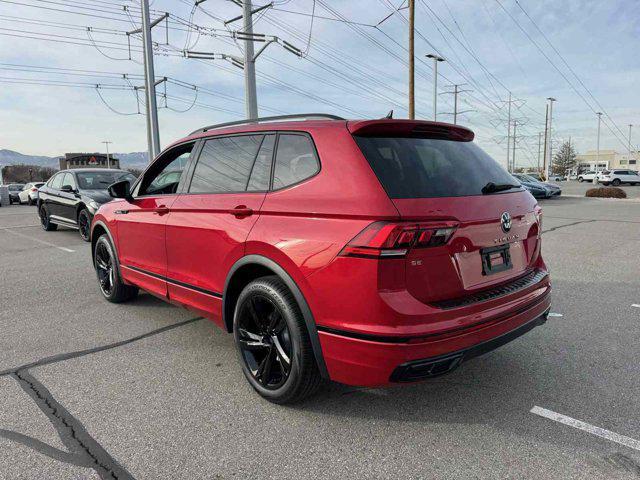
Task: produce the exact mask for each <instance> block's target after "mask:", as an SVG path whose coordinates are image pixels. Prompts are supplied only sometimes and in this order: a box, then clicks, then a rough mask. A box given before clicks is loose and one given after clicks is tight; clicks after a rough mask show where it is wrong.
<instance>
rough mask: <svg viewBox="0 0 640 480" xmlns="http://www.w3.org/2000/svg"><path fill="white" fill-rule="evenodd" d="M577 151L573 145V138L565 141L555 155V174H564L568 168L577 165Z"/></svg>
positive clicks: (553, 168) (553, 165) (553, 166)
mask: <svg viewBox="0 0 640 480" xmlns="http://www.w3.org/2000/svg"><path fill="white" fill-rule="evenodd" d="M576 162H577V160H576V151H575V149H574V148H573V145H571V140H569V141H567V142H564V143H563V144H562V146H561V147H560V149H559V150H558V151H557V152H556V154H555V155H554V156H553V162H552V163H551V171H552V172H553V173H554V174H555V175H563V174H564V173H565V172H566V171H567V170H570V169H572V168H573V167H575V166H576Z"/></svg>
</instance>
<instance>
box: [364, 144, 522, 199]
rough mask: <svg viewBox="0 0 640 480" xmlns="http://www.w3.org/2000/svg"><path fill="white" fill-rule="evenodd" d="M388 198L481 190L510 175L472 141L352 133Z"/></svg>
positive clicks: (509, 179)
mask: <svg viewBox="0 0 640 480" xmlns="http://www.w3.org/2000/svg"><path fill="white" fill-rule="evenodd" d="M355 139H356V142H357V143H358V145H359V146H360V149H361V150H362V153H363V154H364V156H365V157H366V159H367V160H368V161H369V163H370V164H371V168H372V169H373V171H374V172H375V173H376V175H377V176H378V179H379V180H380V182H381V183H382V186H383V187H384V188H385V190H386V191H387V194H388V195H389V196H390V197H391V198H430V197H462V196H468V195H481V194H482V187H484V186H485V185H487V184H488V183H489V182H493V183H495V184H515V183H516V181H515V180H514V178H513V177H512V176H511V175H510V174H509V173H508V172H507V171H506V170H504V169H503V168H502V167H501V166H500V165H499V164H498V163H497V162H496V161H495V160H493V159H492V158H491V157H490V156H489V155H487V154H486V153H485V152H484V151H483V150H482V149H481V148H480V147H478V146H477V145H476V144H474V143H472V142H456V141H452V140H436V139H426V138H372V137H355Z"/></svg>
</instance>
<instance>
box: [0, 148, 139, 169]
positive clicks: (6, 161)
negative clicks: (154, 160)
mask: <svg viewBox="0 0 640 480" xmlns="http://www.w3.org/2000/svg"><path fill="white" fill-rule="evenodd" d="M112 155H113V156H114V157H116V158H119V159H120V166H121V167H122V168H142V167H144V166H145V165H146V164H147V152H132V153H113V154H112ZM58 158H59V156H55V157H47V156H43V155H26V154H24V153H20V152H16V151H14V150H7V149H4V150H0V165H20V164H25V165H39V166H42V167H53V168H58V165H59V164H58Z"/></svg>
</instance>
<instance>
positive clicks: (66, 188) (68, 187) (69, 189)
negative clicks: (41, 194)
mask: <svg viewBox="0 0 640 480" xmlns="http://www.w3.org/2000/svg"><path fill="white" fill-rule="evenodd" d="M60 191H61V192H66V193H72V192H73V187H72V186H71V185H63V186H62V188H61V189H60Z"/></svg>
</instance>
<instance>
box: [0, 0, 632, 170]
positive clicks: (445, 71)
mask: <svg viewBox="0 0 640 480" xmlns="http://www.w3.org/2000/svg"><path fill="white" fill-rule="evenodd" d="M253 3H254V8H255V7H257V6H260V5H264V4H265V3H267V2H266V0H261V1H256V0H254V2H253ZM273 4H274V5H273V7H272V8H269V9H266V10H264V11H263V12H261V13H260V14H256V16H255V18H254V31H255V32H256V33H263V34H266V35H272V36H277V37H278V38H279V39H280V40H284V41H287V42H289V43H290V44H292V45H294V46H295V47H296V48H298V49H300V51H301V52H302V56H301V57H299V56H296V55H294V54H292V53H291V52H289V51H287V50H286V49H285V48H283V46H282V44H281V43H280V44H279V43H272V44H270V45H269V46H268V47H267V48H266V50H265V51H264V53H262V54H261V55H260V57H259V58H258V60H257V71H258V79H257V84H258V102H259V109H260V114H261V115H262V116H268V115H275V114H282V113H301V112H324V113H331V114H336V115H340V116H343V117H345V118H379V117H382V116H384V115H386V114H387V112H388V111H389V110H391V109H393V110H394V116H395V117H396V118H406V117H407V115H408V113H407V93H406V92H407V88H408V87H407V85H408V68H407V56H408V54H407V51H406V49H407V45H408V41H407V38H408V27H407V21H406V19H407V18H408V10H407V9H406V8H404V7H405V4H406V2H403V1H402V0H274V1H273ZM139 6H140V2H138V1H133V0H77V1H75V0H74V1H72V0H0V70H2V71H1V72H0V149H2V148H6V149H11V150H17V151H19V152H21V153H25V154H32V155H51V156H53V155H61V154H64V153H65V152H71V151H103V150H104V145H103V144H102V143H101V142H102V141H105V140H109V141H111V142H113V143H112V144H111V146H110V148H111V151H112V152H113V151H115V152H132V151H145V150H146V149H147V143H146V123H145V118H144V115H143V114H141V113H139V112H144V104H143V97H144V93H143V91H141V90H137V92H138V98H137V97H136V90H134V88H133V87H135V86H140V85H142V84H143V79H142V74H143V71H144V70H143V65H142V63H141V59H142V56H141V41H140V38H139V36H138V35H135V34H134V35H130V36H127V35H126V33H125V32H126V31H130V30H134V29H136V28H138V27H139V25H140V16H141V15H140V8H139ZM151 9H152V18H158V17H159V16H161V15H163V14H164V12H169V13H170V21H169V24H168V31H167V24H166V22H161V23H159V24H158V26H156V27H155V28H154V29H153V39H154V42H157V46H156V48H155V55H154V60H155V73H156V78H157V79H160V78H161V77H165V76H166V77H169V78H170V79H171V81H170V82H168V83H167V84H166V87H165V84H161V85H160V86H159V87H158V103H159V105H160V107H161V108H160V110H159V119H160V120H159V121H160V141H161V145H162V146H163V147H164V146H167V145H169V144H170V143H171V142H173V141H175V140H178V139H179V138H181V137H183V136H185V135H186V134H188V133H189V132H191V131H192V130H194V129H196V128H198V127H200V126H203V125H208V124H213V123H218V122H225V121H231V120H237V119H242V118H244V116H245V115H244V83H243V78H242V76H243V72H242V70H241V69H239V68H237V67H236V66H234V65H233V64H232V63H231V62H230V61H228V60H224V59H215V60H197V59H192V58H185V57H184V53H183V52H184V50H190V51H200V52H210V53H217V54H226V55H234V56H237V57H242V48H243V42H242V41H239V40H234V39H233V38H232V36H233V32H234V31H235V30H240V29H241V25H240V23H241V22H235V23H231V24H229V25H228V26H225V24H224V21H225V20H228V19H231V18H233V17H236V16H238V15H240V13H241V9H240V7H238V6H237V5H236V4H235V3H233V2H232V1H230V0H206V1H205V2H203V3H201V4H200V5H199V6H198V7H196V8H194V1H193V0H154V1H152V4H151ZM390 14H391V16H390V17H388V18H387V19H386V20H384V21H383V22H382V23H379V22H380V21H381V20H383V19H384V18H385V17H387V16H388V15H390ZM346 21H349V22H355V23H346ZM376 25H377V26H376ZM87 27H90V29H91V30H89V31H88V28H87ZM196 29H197V31H196ZM127 39H129V40H130V44H131V51H129V47H128V44H127ZM639 40H640V2H637V1H632V0H624V1H622V0H621V1H614V0H605V1H602V0H597V1H595V0H594V1H592V0H561V1H558V0H553V1H551V0H416V41H415V42H416V43H415V49H416V80H415V82H416V117H417V118H421V119H432V117H433V83H434V82H433V71H432V63H431V61H430V60H429V59H427V58H425V55H426V54H429V53H438V54H439V55H441V56H442V57H444V58H445V59H446V61H444V62H441V63H439V66H438V68H439V70H438V120H440V121H449V122H450V121H452V120H453V116H452V115H451V114H450V113H451V112H452V111H453V96H452V94H450V93H447V92H450V91H451V87H450V85H451V84H463V85H462V86H461V87H460V89H461V90H467V91H463V92H462V93H460V95H459V110H461V111H466V113H463V114H461V115H460V116H459V117H458V123H460V124H462V125H465V126H468V127H469V128H471V129H472V130H474V131H475V132H476V141H477V142H478V143H479V145H480V146H481V147H483V148H484V149H485V150H487V151H488V152H489V153H490V154H491V155H493V156H494V158H496V159H497V160H498V161H500V162H501V163H503V164H505V163H506V155H507V151H506V147H507V142H506V136H507V116H508V108H507V106H508V102H507V100H508V98H509V93H511V95H512V99H513V103H512V119H513V120H515V121H516V122H517V127H516V161H517V164H518V166H525V167H527V166H534V165H535V164H536V163H537V161H538V139H539V135H538V133H539V132H542V131H544V118H545V105H546V102H547V101H546V98H547V97H554V98H556V99H557V101H556V102H555V103H554V105H553V124H552V125H553V139H554V147H555V146H559V144H560V142H562V141H565V140H568V139H571V141H572V143H573V145H574V146H575V148H576V149H577V151H578V152H585V151H587V150H594V149H595V148H596V132H597V125H598V122H597V116H596V113H595V112H597V111H602V112H603V116H602V120H603V123H602V129H601V149H615V150H617V151H619V152H621V153H624V152H626V148H627V140H628V131H629V127H628V125H629V124H634V123H637V126H636V127H633V128H634V129H635V130H632V132H633V133H632V143H633V144H634V145H637V144H639V143H640V88H638V87H639V86H640V85H639V83H640V82H639V79H640V75H639V74H640V57H639V56H638V54H637V52H638V46H639V45H638V44H639ZM261 46H262V44H260V43H256V48H260V47H261ZM129 57H131V59H129ZM123 74H126V75H127V76H126V78H125V77H123ZM194 85H195V86H196V88H194V87H193V86H194ZM572 85H573V87H572ZM96 87H97V88H96ZM165 88H166V91H165Z"/></svg>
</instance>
